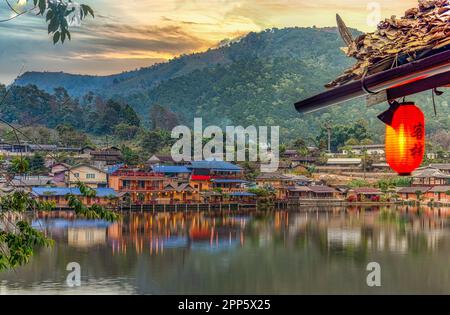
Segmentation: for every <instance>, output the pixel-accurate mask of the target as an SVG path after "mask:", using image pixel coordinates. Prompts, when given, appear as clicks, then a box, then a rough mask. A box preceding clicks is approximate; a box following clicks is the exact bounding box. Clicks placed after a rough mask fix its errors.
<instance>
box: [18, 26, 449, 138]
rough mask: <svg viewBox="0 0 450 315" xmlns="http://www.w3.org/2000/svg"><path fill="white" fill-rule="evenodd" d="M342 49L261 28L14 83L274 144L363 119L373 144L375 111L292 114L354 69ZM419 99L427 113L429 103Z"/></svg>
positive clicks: (311, 36)
mask: <svg viewBox="0 0 450 315" xmlns="http://www.w3.org/2000/svg"><path fill="white" fill-rule="evenodd" d="M352 32H354V33H355V34H357V33H359V32H358V31H357V30H352ZM342 46H343V42H342V40H341V39H340V37H339V35H338V32H337V29H336V28H314V27H313V28H285V29H269V30H266V31H263V32H260V33H249V34H248V35H247V36H245V37H242V38H240V39H239V40H236V41H232V42H228V43H227V44H224V45H222V46H220V47H218V48H214V49H209V50H208V51H205V52H201V53H196V54H191V55H182V56H180V57H177V58H175V59H173V60H170V61H168V62H165V63H160V64H155V65H152V66H150V67H146V68H141V69H137V70H134V71H128V72H123V73H120V74H116V75H110V76H88V75H74V74H68V73H64V72H58V73H52V72H26V73H24V74H23V75H21V76H20V77H18V78H17V79H16V80H15V84H16V85H19V86H24V85H28V84H33V85H36V86H37V87H38V88H40V89H43V90H45V91H47V92H53V90H54V88H56V87H63V88H65V89H66V90H67V91H68V93H69V94H70V95H71V96H74V97H79V98H81V97H83V96H84V95H86V94H88V93H90V92H92V93H93V94H95V95H98V96H101V97H104V98H113V99H115V100H118V101H121V102H124V103H127V104H129V105H131V106H132V107H133V108H134V110H135V111H136V112H137V113H138V114H139V115H140V117H141V120H142V121H144V122H148V121H150V120H151V119H150V117H149V113H150V109H151V107H152V106H153V105H155V104H158V105H160V106H163V107H165V108H167V109H169V110H170V111H172V112H174V113H175V114H177V116H178V117H179V120H180V121H181V122H183V123H185V124H187V125H189V126H191V125H192V123H193V120H194V117H202V118H203V121H204V124H205V125H206V124H208V125H209V124H215V125H218V126H220V127H224V126H227V125H243V126H248V125H257V126H260V125H269V126H273V125H279V126H280V130H281V135H282V137H287V138H295V137H298V136H304V137H305V135H314V134H317V133H318V132H319V131H320V128H322V125H323V122H324V121H325V120H330V119H332V120H333V123H336V124H348V123H349V121H356V120H358V119H363V120H365V121H366V122H367V124H368V125H369V129H370V130H372V132H373V134H374V138H375V140H381V138H382V134H383V130H384V126H383V125H382V124H381V123H380V122H378V120H377V118H376V116H377V114H379V113H380V112H381V111H383V109H384V108H385V106H383V105H381V106H377V107H372V108H366V107H365V105H364V103H363V102H362V101H356V102H351V103H349V104H347V105H343V106H337V107H334V108H331V109H327V110H324V111H320V112H319V113H316V114H309V115H303V116H302V115H300V114H299V113H298V112H296V111H295V109H294V105H293V104H294V103H295V102H296V101H299V100H301V99H303V98H306V97H308V96H311V95H314V94H316V93H318V92H320V91H322V90H323V89H324V88H323V86H324V84H325V83H327V82H329V81H331V80H332V79H334V78H335V77H336V76H338V75H339V74H340V73H342V71H343V70H344V69H345V68H348V67H349V66H351V65H352V64H353V63H354V60H352V59H351V58H348V57H346V56H345V54H344V53H343V52H342V51H341V50H340V47H342ZM419 99H421V100H423V101H424V103H425V104H426V106H427V110H428V112H430V111H431V107H430V101H429V98H428V97H424V96H420V97H419ZM445 110H448V106H445ZM447 118H448V116H447V117H445V116H444V118H443V119H442V121H441V122H439V120H437V121H435V122H434V123H435V125H436V126H435V128H440V127H443V126H444V127H445V126H447V129H448V119H447ZM442 124H443V126H442Z"/></svg>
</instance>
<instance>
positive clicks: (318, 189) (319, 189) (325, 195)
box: [308, 185, 342, 199]
mask: <svg viewBox="0 0 450 315" xmlns="http://www.w3.org/2000/svg"><path fill="white" fill-rule="evenodd" d="M308 188H309V189H310V190H311V198H313V199H341V198H342V194H341V193H340V192H339V191H338V190H336V189H334V188H333V187H328V186H315V185H313V186H309V187H308Z"/></svg>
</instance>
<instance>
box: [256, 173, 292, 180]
mask: <svg viewBox="0 0 450 315" xmlns="http://www.w3.org/2000/svg"><path fill="white" fill-rule="evenodd" d="M256 180H291V178H290V177H288V176H286V175H283V174H280V173H262V174H261V175H259V176H258V177H256Z"/></svg>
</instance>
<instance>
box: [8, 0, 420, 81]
mask: <svg viewBox="0 0 450 315" xmlns="http://www.w3.org/2000/svg"><path fill="white" fill-rule="evenodd" d="M11 1H12V2H15V1H16V0H11ZM79 2H82V3H86V4H90V5H91V6H92V8H93V9H94V11H95V13H96V18H95V19H91V18H89V19H87V20H85V21H84V23H83V26H81V27H77V28H72V29H71V31H72V41H71V42H68V43H65V44H64V45H60V44H58V45H56V46H54V45H53V44H52V43H51V41H50V39H49V37H48V35H47V32H46V24H45V21H44V20H43V19H42V18H41V17H36V16H34V15H32V14H30V15H26V16H21V17H19V18H17V19H15V20H13V21H10V22H4V23H0V82H3V83H10V82H11V80H13V79H14V78H15V77H16V76H17V74H18V72H19V71H20V69H21V68H22V66H23V68H24V71H32V70H36V71H43V70H46V71H65V72H71V73H85V74H99V75H104V74H111V73H117V72H120V71H124V70H133V69H135V68H139V67H143V66H149V65H151V64H153V63H155V62H161V61H164V60H168V59H170V58H173V57H175V56H177V55H180V54H183V53H192V52H198V51H203V50H205V49H207V48H209V47H214V46H216V45H217V44H218V43H219V42H220V41H221V40H223V39H226V38H235V37H238V36H241V35H243V34H246V33H248V32H251V31H261V30H264V29H267V28H271V27H278V28H282V27H289V26H313V25H316V26H318V27H322V26H335V14H336V13H339V14H340V15H341V16H342V17H343V18H344V20H345V21H346V23H347V25H348V26H350V27H354V28H358V29H360V30H363V31H371V30H373V29H374V27H373V26H369V25H368V24H367V17H368V15H369V14H370V11H369V10H368V4H370V3H374V2H375V3H376V4H379V5H380V8H381V16H382V17H383V18H384V17H390V16H391V15H401V14H403V12H404V11H405V10H406V9H408V8H410V7H413V6H416V4H417V0H401V1H395V2H394V3H393V1H392V0H379V1H364V0H344V1H333V0H313V1H311V0H310V1H307V0H126V1H125V0H123V1H119V0H80V1H79ZM0 3H1V4H0V20H1V19H4V18H7V17H9V15H10V12H9V11H7V9H6V6H5V4H4V1H3V0H0Z"/></svg>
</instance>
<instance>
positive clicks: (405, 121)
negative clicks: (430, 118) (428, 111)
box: [379, 103, 425, 176]
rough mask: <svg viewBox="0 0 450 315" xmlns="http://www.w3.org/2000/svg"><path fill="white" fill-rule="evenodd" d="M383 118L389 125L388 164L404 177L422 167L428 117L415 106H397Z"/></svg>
mask: <svg viewBox="0 0 450 315" xmlns="http://www.w3.org/2000/svg"><path fill="white" fill-rule="evenodd" d="M379 118H380V119H381V120H382V121H383V122H385V123H386V148H385V150H386V161H387V162H388V164H389V166H390V167H391V168H392V169H393V170H395V171H396V172H397V173H398V174H399V175H401V176H409V175H411V172H412V171H414V170H415V169H416V168H418V167H419V166H420V164H422V161H423V156H424V153H425V117H424V115H423V113H422V111H421V110H420V109H419V108H418V107H417V106H416V105H415V104H414V103H401V104H399V103H395V104H394V105H392V106H391V108H390V109H389V110H388V111H387V112H385V113H383V114H381V115H380V116H379Z"/></svg>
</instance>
